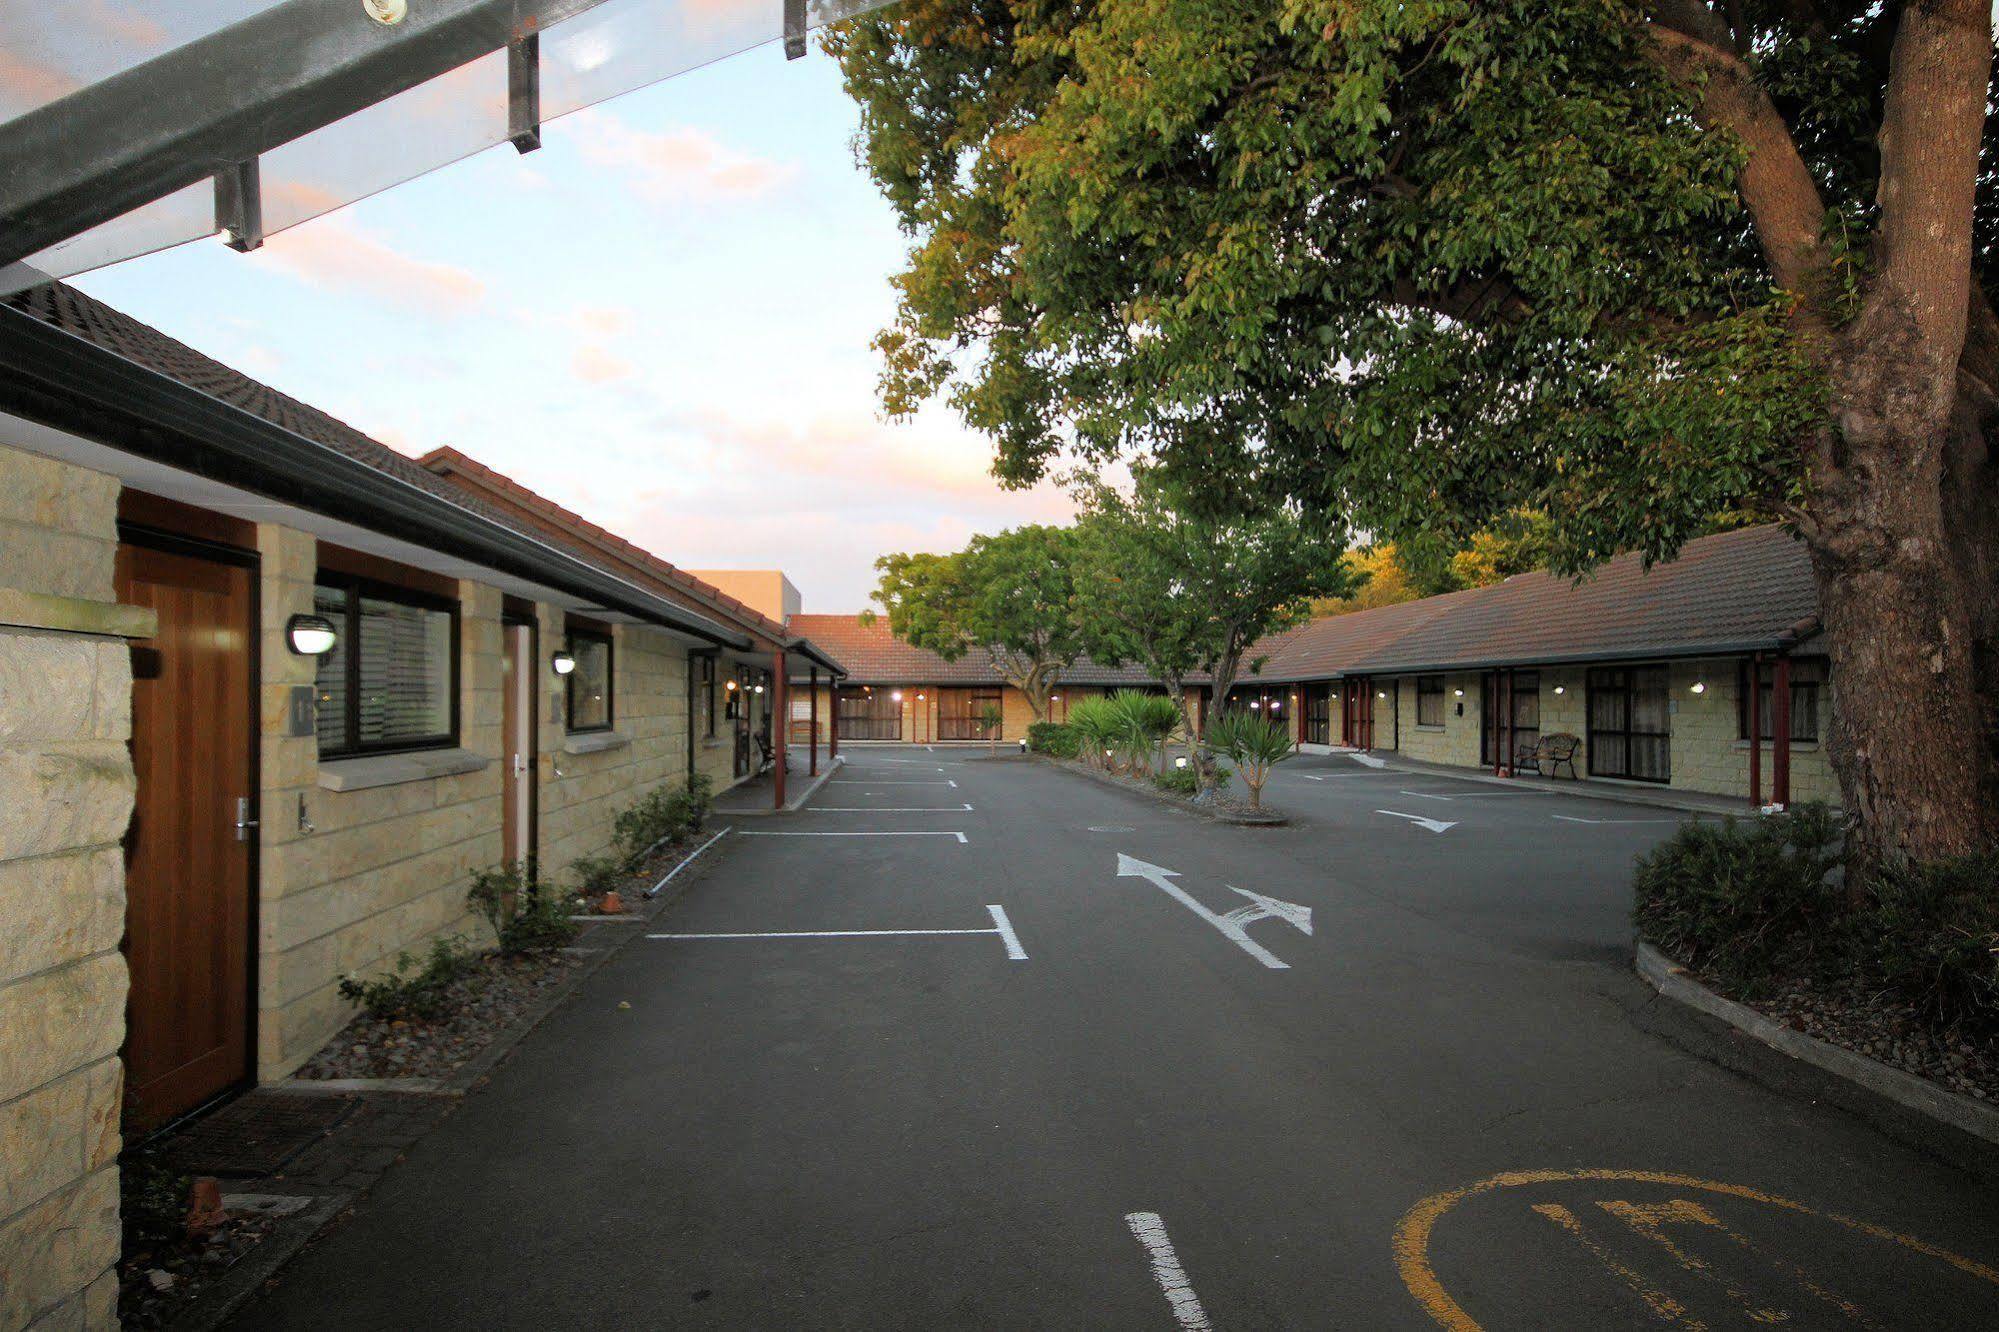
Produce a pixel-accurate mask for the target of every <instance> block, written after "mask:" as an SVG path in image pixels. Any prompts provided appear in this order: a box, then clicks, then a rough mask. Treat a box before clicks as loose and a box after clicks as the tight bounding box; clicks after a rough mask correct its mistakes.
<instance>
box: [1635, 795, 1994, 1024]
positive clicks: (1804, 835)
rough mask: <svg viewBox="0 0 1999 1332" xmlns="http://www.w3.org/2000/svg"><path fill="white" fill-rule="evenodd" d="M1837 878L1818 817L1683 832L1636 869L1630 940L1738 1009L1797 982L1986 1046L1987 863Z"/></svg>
mask: <svg viewBox="0 0 1999 1332" xmlns="http://www.w3.org/2000/svg"><path fill="white" fill-rule="evenodd" d="M1846 873H1847V871H1846V869H1845V867H1844V866H1843V865H1842V863H1841V856H1840V849H1839V825H1838V821H1837V820H1836V819H1835V818H1834V816H1833V815H1832V814H1831V812H1830V811H1828V810H1827V808H1826V807H1825V806H1824V805H1816V804H1815V805H1800V806H1798V807H1797V808H1796V809H1795V810H1793V811H1792V812H1791V813H1789V814H1782V815H1776V816H1774V817H1771V818H1766V819H1759V820H1751V821H1748V822H1741V821H1738V820H1735V819H1728V820H1725V821H1724V822H1722V823H1720V824H1706V823H1689V824H1687V825H1685V826H1684V827H1682V828H1681V829H1680V831H1679V832H1677V833H1675V834H1674V835H1673V837H1672V838H1671V839H1669V840H1668V841H1666V842H1664V843H1662V844H1661V845H1660V846H1659V847H1658V848H1657V849H1656V850H1654V851H1653V852H1651V853H1650V854H1649V855H1646V856H1643V857H1641V858H1640V859H1639V862H1638V872H1637V877H1636V880H1635V886H1636V889H1637V909H1636V915H1637V921H1638V927H1639V930H1640V932H1641V933H1642V934H1643V935H1644V936H1645V937H1646V938H1647V939H1650V940H1651V941H1652V942H1653V943H1655V944H1657V945H1658V946H1659V947H1660V948H1661V949H1663V950H1664V951H1666V952H1667V953H1670V954H1671V955H1673V956H1674V957H1676V958H1679V959H1681V960H1682V961H1685V962H1687V963H1689V964H1691V965H1693V966H1695V967H1698V968H1700V969H1701V970H1702V971H1704V972H1706V973H1708V974H1709V975H1712V976H1713V977H1715V979H1716V980H1717V981H1718V982H1720V983H1721V984H1722V985H1723V986H1724V987H1725V988H1727V989H1728V990H1730V991H1731V992H1732V993H1736V994H1740V995H1743V996H1745V997H1748V998H1756V997H1759V996H1761V995H1763V994H1765V993H1767V992H1768V991H1769V990H1770V988H1771V987H1772V985H1773V984H1774V983H1775V982H1778V981H1781V980H1784V979H1787V978H1798V979H1804V980H1809V981H1813V982H1815V983H1817V984H1819V985H1821V986H1825V987H1828V988H1834V989H1845V990H1848V991H1850V992H1852V993H1854V994H1855V995H1857V996H1860V997H1862V998H1864V997H1866V996H1871V995H1874V994H1888V995H1891V996H1894V997H1895V998H1897V999H1900V1000H1902V1001H1903V1002H1906V1003H1909V1004H1912V1005H1914V1006H1915V1007H1916V1008H1917V1009H1918V1010H1919V1011H1920V1012H1921V1013H1922V1014H1923V1016H1924V1017H1925V1018H1926V1019H1928V1020H1929V1021H1931V1022H1934V1023H1935V1024H1936V1025H1937V1026H1938V1027H1940V1028H1943V1029H1946V1030H1949V1029H1960V1030H1963V1031H1966V1032H1973V1033H1981V1034H1995V1033H1999V856H1995V855H1992V854H1986V855H1983V856H1973V857H1968V858H1965V859H1962V860H1956V861H1946V862H1941V863H1935V864H1928V865H1917V866H1901V867H1890V868H1884V869H1881V870H1878V871H1876V872H1875V873H1874V874H1873V875H1872V876H1870V877H1869V879H1868V880H1867V881H1866V882H1865V883H1864V884H1861V885H1859V886H1858V887H1859V890H1858V891H1855V890H1854V885H1852V884H1851V883H1850V882H1847V881H1845V880H1844V875H1845V874H1846Z"/></svg>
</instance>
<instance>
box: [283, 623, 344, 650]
mask: <svg viewBox="0 0 1999 1332" xmlns="http://www.w3.org/2000/svg"><path fill="white" fill-rule="evenodd" d="M334 638H335V635H334V632H333V621H331V620H329V619H327V618H326V617H325V616H324V615H294V616H292V617H291V618H290V619H289V620H286V621H285V645H286V646H287V647H289V648H290V649H291V650H292V651H293V652H295V653H297V654H298V655H299V656H301V657H323V656H325V655H326V654H327V653H329V652H331V651H333V643H334Z"/></svg>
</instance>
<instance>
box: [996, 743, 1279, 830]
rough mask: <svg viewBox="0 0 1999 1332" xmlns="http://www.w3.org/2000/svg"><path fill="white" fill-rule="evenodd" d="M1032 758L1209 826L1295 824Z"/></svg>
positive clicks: (1269, 814)
mask: <svg viewBox="0 0 1999 1332" xmlns="http://www.w3.org/2000/svg"><path fill="white" fill-rule="evenodd" d="M1029 757H1030V758H1035V759H1039V760H1040V761H1041V762H1043V763H1046V764H1047V765H1048V766H1049V767H1051V768H1057V769H1060V770H1061V771H1063V772H1069V773H1074V774H1075V775H1076V776H1078V777H1087V778H1089V779H1090V780H1091V781H1093V782H1095V783H1096V784H1097V785H1099V786H1108V787H1110V788H1111V789H1112V790H1113V791H1125V792H1129V793H1130V794H1132V795H1135V796H1138V797H1139V798H1140V799H1142V800H1150V801H1152V803H1154V804H1155V805H1164V806H1166V807H1167V808H1168V809H1177V810H1179V811H1180V812H1181V813H1183V814H1191V815H1192V816H1194V817H1195V818H1197V819H1206V820H1207V821H1208V822H1209V823H1221V824H1227V825H1228V826H1230V827H1233V828H1284V827H1288V826H1290V823H1291V819H1290V817H1289V816H1287V815H1284V814H1280V813H1278V812H1277V811H1275V810H1271V809H1266V810H1264V811H1263V812H1262V814H1261V815H1260V816H1258V815H1252V814H1247V813H1238V812H1236V811H1234V810H1227V809H1207V808H1205V807H1203V806H1200V805H1197V804H1195V803H1194V802H1193V801H1191V800H1188V799H1186V798H1184V797H1182V796H1177V795H1174V794H1173V793H1172V792H1171V791H1161V790H1158V789H1157V788H1151V787H1144V786H1138V785H1135V784H1133V783H1131V782H1127V781H1125V780H1124V779H1123V778H1122V777H1113V776H1112V775H1111V774H1109V773H1107V772H1098V771H1097V770H1096V769H1095V768H1086V767H1084V766H1083V765H1082V764H1080V763H1075V762H1071V761H1070V760H1068V759H1058V758H1052V757H1050V756H1049V755H1047V754H1031V755H1029Z"/></svg>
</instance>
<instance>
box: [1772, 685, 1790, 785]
mask: <svg viewBox="0 0 1999 1332" xmlns="http://www.w3.org/2000/svg"><path fill="white" fill-rule="evenodd" d="M1770 798H1771V799H1772V800H1774V801H1775V802H1777V803H1778V804H1780V805H1782V806H1783V807H1784V808H1785V809H1789V808H1790V807H1791V659H1790V658H1789V657H1779V658H1777V661H1776V664H1775V665H1773V666H1772V667H1771V668H1770Z"/></svg>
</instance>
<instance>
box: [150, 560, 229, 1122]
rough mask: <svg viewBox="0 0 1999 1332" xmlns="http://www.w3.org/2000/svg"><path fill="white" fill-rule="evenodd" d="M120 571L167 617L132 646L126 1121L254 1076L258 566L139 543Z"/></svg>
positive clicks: (175, 1109) (197, 1100) (193, 1101)
mask: <svg viewBox="0 0 1999 1332" xmlns="http://www.w3.org/2000/svg"><path fill="white" fill-rule="evenodd" d="M117 579H118V599H119V600H120V601H123V602H127V603H129V604H132V605H137V606H146V607H149V608H150V609H151V610H153V611H154V612H155V613H156V614H157V615H158V616H159V630H158V632H157V633H156V634H155V636H154V637H153V638H152V639H151V640H149V641H147V642H145V643H142V644H136V645H134V647H133V649H132V674H133V683H132V764H133V767H134V768H136V769H137V772H138V779H139V791H138V802H137V805H136V807H135V808H134V810H133V813H132V826H131V831H130V832H129V833H128V834H127V836H126V859H125V866H126V870H125V872H126V926H125V958H126V962H127V964H128V965H129V966H130V968H131V972H132V989H131V998H130V1004H129V1009H128V1012H127V1015H126V1037H125V1087H126V1101H127V1107H128V1120H127V1122H128V1124H131V1125H132V1126H134V1127H139V1128H145V1127H150V1126H151V1125H154V1124H158V1123H160V1122H161V1121H163V1120H166V1119H169V1118H171V1117H172V1116H174V1115H177V1114H180V1113H181V1112H183V1111H186V1110H191V1109H193V1108H194V1107H196V1106H198V1105H200V1104H202V1103H203V1102H204V1101H207V1100H210V1099H212V1098H213V1097H215V1096H216V1095H218V1094H219V1093H221V1092H224V1091H227V1090H228V1089H229V1088H231V1087H233V1086H235V1085H236V1084H238V1083H240V1082H243V1081H245V1080H247V1079H248V1078H249V1076H250V1049H251V1045H250V1014H251V1006H250V929H251V908H252V903H253V901H254V895H253V892H252V876H253V873H254V866H255V864H256V852H257V832H256V827H257V812H256V811H257V785H256V781H255V774H256V766H255V761H256V726H255V717H256V705H257V692H256V673H255V668H254V666H253V663H252V657H251V654H252V651H253V650H254V648H255V645H256V642H257V632H256V629H257V626H256V611H255V607H256V595H255V586H256V574H255V571H254V568H253V566H252V564H251V563H250V560H249V558H248V557H242V558H241V559H240V561H237V560H231V559H230V558H229V557H227V556H224V555H222V554H221V553H220V552H216V553H214V554H211V553H208V552H206V551H203V550H202V549H201V548H199V547H197V546H194V545H192V544H180V543H174V544H172V545H171V546H170V547H165V548H158V549H156V548H153V547H151V546H145V545H135V544H132V543H131V542H129V541H128V542H127V543H126V544H123V545H121V546H119V548H118V562H117Z"/></svg>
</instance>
